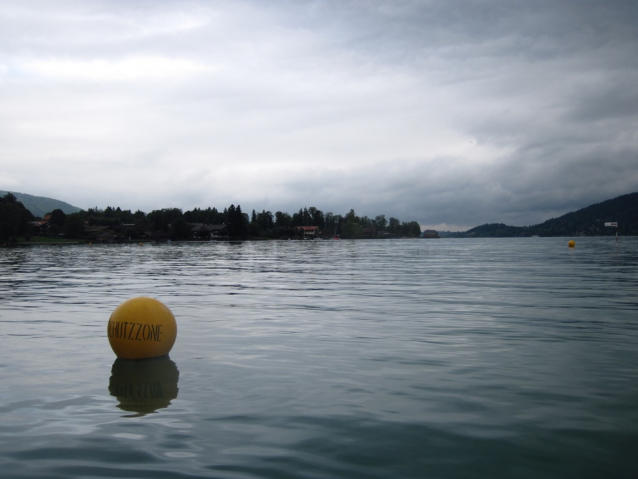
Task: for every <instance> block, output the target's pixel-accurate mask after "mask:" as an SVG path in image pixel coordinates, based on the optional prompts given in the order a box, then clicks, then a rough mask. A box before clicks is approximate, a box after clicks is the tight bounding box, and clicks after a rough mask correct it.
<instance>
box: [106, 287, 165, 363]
mask: <svg viewBox="0 0 638 479" xmlns="http://www.w3.org/2000/svg"><path fill="white" fill-rule="evenodd" d="M107 333H108V337H109V343H110V344H111V348H112V349H113V352H114V353H115V354H116V356H117V357H118V358H122V359H146V358H156V357H159V356H165V355H167V354H168V353H169V352H170V350H171V348H172V347H173V344H175V338H176V337H177V323H176V322H175V316H173V313H172V312H171V310H170V309H168V307H166V305H165V304H163V303H161V302H160V301H158V300H156V299H153V298H146V297H139V298H133V299H129V300H128V301H125V302H123V303H122V304H120V305H119V306H118V307H117V308H115V310H114V311H113V313H111V317H110V318H109V324H108V327H107Z"/></svg>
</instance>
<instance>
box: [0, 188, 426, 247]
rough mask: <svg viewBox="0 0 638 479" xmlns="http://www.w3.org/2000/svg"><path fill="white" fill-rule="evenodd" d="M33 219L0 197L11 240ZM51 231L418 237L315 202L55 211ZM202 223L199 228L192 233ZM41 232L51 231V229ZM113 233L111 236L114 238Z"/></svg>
mask: <svg viewBox="0 0 638 479" xmlns="http://www.w3.org/2000/svg"><path fill="white" fill-rule="evenodd" d="M32 219H33V217H32V215H31V214H30V213H29V211H28V210H26V208H24V206H23V205H22V204H21V203H19V202H18V201H17V200H16V198H15V197H14V196H13V195H11V194H8V195H6V196H5V197H2V198H0V238H2V239H5V240H6V239H9V238H16V237H17V236H25V235H29V234H30V233H31V232H32V227H31V225H30V224H29V221H31V220H32ZM48 220H49V224H48V228H49V230H48V231H49V233H48V234H49V235H53V236H59V235H64V236H66V237H67V238H75V239H81V238H85V239H87V240H91V239H97V237H98V235H99V234H100V233H102V232H104V231H108V232H109V233H108V235H107V237H110V238H117V239H123V240H136V239H138V238H155V239H160V238H162V239H167V238H173V239H196V238H208V237H209V234H210V231H211V230H210V229H207V227H208V226H212V225H225V226H226V229H225V231H227V237H228V238H229V239H239V240H243V239H247V238H249V237H259V236H262V237H270V238H292V237H303V234H302V233H301V232H300V231H299V230H297V229H295V228H296V227H297V226H316V227H317V229H318V234H319V235H322V236H329V237H332V236H334V235H337V236H341V237H342V238H344V239H345V238H377V237H386V236H393V235H397V236H398V235H401V236H418V234H419V233H420V228H419V225H418V223H416V222H410V223H401V222H400V221H399V220H398V219H396V218H390V222H389V224H388V222H387V221H386V219H385V215H378V216H376V217H375V218H374V219H370V218H368V217H367V216H362V217H359V216H358V215H357V214H356V213H355V211H354V209H351V210H350V211H349V212H348V213H347V214H346V215H344V216H342V215H335V214H333V213H332V212H327V213H324V212H323V211H321V210H320V209H318V208H316V207H315V206H311V207H302V208H299V210H298V211H297V212H295V213H294V214H292V215H290V214H288V213H286V212H282V211H277V212H276V213H275V214H273V213H272V212H270V211H266V210H262V211H261V212H260V213H258V212H256V211H255V210H253V211H252V214H251V215H250V216H249V215H247V214H245V213H244V212H243V211H242V209H241V206H240V205H237V206H235V205H234V204H232V205H230V206H229V207H228V208H226V209H224V211H223V212H220V211H218V210H217V209H216V208H210V207H209V208H206V209H199V208H195V209H193V210H191V211H186V212H183V211H182V210H181V209H179V208H163V209H159V210H153V211H151V212H150V213H148V214H145V213H144V212H142V211H139V210H138V211H136V212H135V213H133V212H131V210H122V209H121V208H120V207H119V206H117V207H111V206H107V207H106V208H104V209H99V208H97V207H95V208H89V209H88V210H83V211H80V212H79V213H73V214H69V215H66V214H65V213H64V212H63V211H62V210H60V209H55V210H53V211H51V213H50V216H49V217H48ZM194 225H199V226H198V228H199V230H198V231H193V227H194ZM202 225H203V226H202ZM38 234H47V233H46V229H44V230H42V231H40V232H39V233H38ZM109 235H110V236H109Z"/></svg>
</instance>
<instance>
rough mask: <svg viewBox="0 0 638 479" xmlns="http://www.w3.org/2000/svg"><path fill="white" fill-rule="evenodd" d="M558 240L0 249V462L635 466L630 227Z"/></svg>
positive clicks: (572, 473)
mask: <svg viewBox="0 0 638 479" xmlns="http://www.w3.org/2000/svg"><path fill="white" fill-rule="evenodd" d="M567 240H568V239H567V238H551V239H550V238H526V239H523V238H521V239H502V240H501V239H490V240H464V239H441V240H413V241H412V240H404V241H358V242H350V241H316V242H311V241H308V242H294V241H288V242H251V243H200V244H177V243H173V244H165V245H151V244H146V245H144V246H139V245H134V246H133V245H130V246H88V245H78V246H31V247H18V248H4V249H0V342H1V348H2V349H1V354H0V374H1V383H0V476H1V477H3V478H13V477H16V478H27V477H29V478H97V477H99V478H107V477H128V478H144V477H153V478H190V477H218V478H346V477H347V478H384V479H385V478H439V477H440V478H461V477H463V478H464V477H467V478H475V477H486V478H494V477H529V478H537V477H556V478H559V477H560V478H563V477H578V478H582V477H638V238H621V242H620V244H619V245H618V246H616V244H615V243H614V242H613V238H586V239H577V246H576V248H575V249H573V250H569V249H568V248H567ZM135 296H152V297H155V298H157V299H159V300H160V301H162V302H164V303H165V304H166V305H167V306H168V307H169V308H171V310H172V311H173V313H174V314H175V316H176V318H177V322H178V335H177V342H176V344H175V346H174V348H173V350H172V351H171V354H170V359H164V360H155V361H143V362H131V361H122V360H117V361H116V359H115V355H114V354H113V352H112V351H111V349H110V346H109V343H108V339H107V337H106V325H107V322H108V318H109V315H110V314H111V312H112V311H113V309H115V307H117V306H118V305H119V304H120V303H121V302H123V301H125V300H127V299H129V298H132V297H135Z"/></svg>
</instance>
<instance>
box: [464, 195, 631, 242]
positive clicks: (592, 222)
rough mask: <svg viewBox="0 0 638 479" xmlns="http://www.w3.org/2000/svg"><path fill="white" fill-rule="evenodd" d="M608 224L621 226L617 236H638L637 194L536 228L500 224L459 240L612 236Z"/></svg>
mask: <svg viewBox="0 0 638 479" xmlns="http://www.w3.org/2000/svg"><path fill="white" fill-rule="evenodd" d="M606 222H617V223H618V234H620V235H638V193H630V194H627V195H622V196H619V197H617V198H614V199H611V200H607V201H603V202H601V203H596V204H593V205H591V206H587V207H586V208H582V209H580V210H578V211H574V212H572V213H567V214H565V215H563V216H561V217H559V218H552V219H550V220H547V221H545V222H544V223H541V224H538V225H534V226H507V225H504V224H500V223H492V224H485V225H481V226H477V227H476V228H472V229H470V230H468V231H466V232H465V233H461V234H460V235H459V236H464V237H512V236H534V235H538V236H577V235H581V236H605V235H608V236H612V235H615V234H616V230H615V228H609V227H606V226H605V223H606Z"/></svg>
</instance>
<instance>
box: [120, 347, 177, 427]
mask: <svg viewBox="0 0 638 479" xmlns="http://www.w3.org/2000/svg"><path fill="white" fill-rule="evenodd" d="M178 380H179V371H178V369H177V365H176V364H175V363H174V362H173V361H172V360H171V359H170V358H169V357H168V356H164V357H161V358H152V359H145V360H137V361H135V360H129V359H120V358H118V359H116V360H115V362H114V363H113V367H112V368H111V378H110V379H109V393H110V394H111V396H115V397H116V398H117V400H118V401H119V404H118V407H119V408H120V409H122V410H123V411H127V412H135V413H137V414H135V415H134V416H144V415H146V414H150V413H154V412H156V411H157V410H158V409H163V408H167V407H168V406H169V405H170V404H171V401H172V400H173V399H175V398H176V397H177V393H178V391H179V389H178V387H177V382H178Z"/></svg>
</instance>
